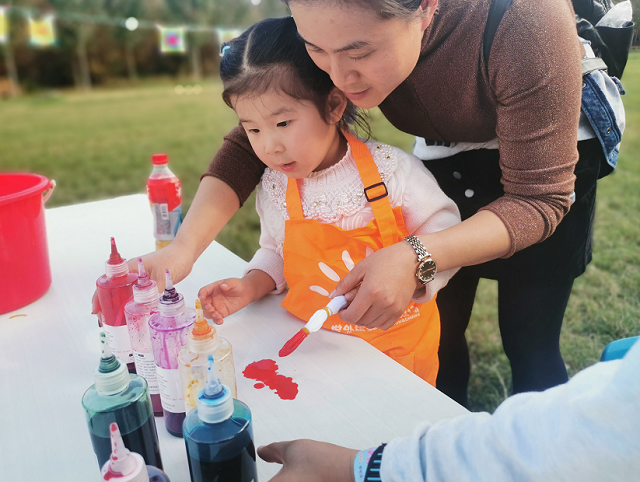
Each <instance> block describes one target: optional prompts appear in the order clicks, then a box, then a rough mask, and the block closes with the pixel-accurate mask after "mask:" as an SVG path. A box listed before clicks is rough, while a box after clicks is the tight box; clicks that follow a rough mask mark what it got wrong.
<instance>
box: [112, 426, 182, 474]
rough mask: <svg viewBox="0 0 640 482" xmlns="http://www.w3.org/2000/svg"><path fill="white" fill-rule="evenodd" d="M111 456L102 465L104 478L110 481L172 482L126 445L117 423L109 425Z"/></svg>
mask: <svg viewBox="0 0 640 482" xmlns="http://www.w3.org/2000/svg"><path fill="white" fill-rule="evenodd" d="M109 432H110V434H111V458H110V459H109V460H108V461H107V463H106V464H104V466H103V467H102V480H104V481H108V482H171V481H170V480H169V477H167V474H165V473H164V472H163V471H162V470H160V469H159V468H157V467H153V466H152V465H145V463H144V459H143V458H142V456H141V455H140V454H137V453H135V452H130V451H129V449H127V447H125V446H124V442H123V441H122V436H121V435H120V430H119V429H118V424H117V423H112V424H111V425H110V426H109Z"/></svg>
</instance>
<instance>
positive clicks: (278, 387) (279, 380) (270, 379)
mask: <svg viewBox="0 0 640 482" xmlns="http://www.w3.org/2000/svg"><path fill="white" fill-rule="evenodd" d="M277 370H278V365H277V364H276V362H275V361H273V360H260V361H257V362H253V363H251V364H250V365H248V366H247V368H245V369H244V371H243V372H242V374H243V375H244V376H245V378H249V379H251V380H257V381H258V382H262V383H264V384H265V385H266V386H268V387H269V388H270V389H271V390H273V391H274V392H276V395H278V396H279V397H280V398H281V399H282V400H293V399H295V398H296V395H298V384H297V383H295V382H294V381H293V379H291V378H289V377H285V376H284V375H280V374H278V372H277ZM256 385H259V384H256Z"/></svg>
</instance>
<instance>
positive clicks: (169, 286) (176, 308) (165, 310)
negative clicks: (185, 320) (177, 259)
mask: <svg viewBox="0 0 640 482" xmlns="http://www.w3.org/2000/svg"><path fill="white" fill-rule="evenodd" d="M164 278H165V289H164V293H163V294H162V296H161V297H160V306H159V308H160V313H161V314H162V315H163V316H172V315H175V314H176V313H179V312H181V311H184V296H182V295H181V294H180V293H178V291H177V290H176V289H175V288H174V286H173V281H172V280H171V273H170V272H169V270H168V269H165V270H164Z"/></svg>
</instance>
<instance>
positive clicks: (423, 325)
mask: <svg viewBox="0 0 640 482" xmlns="http://www.w3.org/2000/svg"><path fill="white" fill-rule="evenodd" d="M346 138H347V141H348V142H349V145H350V146H351V152H352V153H353V157H354V159H355V162H356V166H357V167H358V172H359V173H360V178H361V179H362V182H363V184H364V185H365V186H368V187H367V188H365V192H364V195H366V196H367V200H368V201H369V202H370V204H371V207H372V209H373V213H374V216H375V219H373V220H372V221H371V222H370V223H369V224H368V225H366V226H364V227H362V228H356V229H352V230H348V231H347V230H344V229H341V228H339V227H337V226H334V225H332V224H324V223H321V222H319V221H316V220H313V219H304V215H303V211H302V204H301V202H300V193H299V190H298V183H297V180H296V179H289V181H288V184H287V211H288V213H289V219H288V220H287V221H285V238H284V246H283V257H284V275H285V278H286V280H287V284H288V285H289V292H288V294H287V296H286V298H285V299H284V301H283V302H282V306H283V307H284V308H286V309H287V310H288V311H289V312H291V313H292V314H294V315H295V316H297V317H299V318H302V319H303V320H308V319H309V318H310V317H311V315H312V314H313V313H314V312H315V311H317V310H318V309H320V308H322V307H323V306H325V305H326V304H327V303H328V302H329V298H328V297H327V295H328V293H330V292H331V291H332V290H333V289H334V288H335V287H336V286H337V284H338V281H340V279H342V278H343V277H344V276H345V275H346V274H347V273H348V272H349V271H351V269H353V267H354V265H355V264H356V263H358V262H359V261H361V260H363V259H364V258H365V257H366V256H367V252H369V253H371V252H373V251H377V250H378V249H380V248H382V247H385V246H390V245H392V244H395V243H397V242H399V241H400V240H401V239H402V238H403V237H404V236H406V235H407V234H408V233H407V229H406V227H405V225H404V219H403V217H402V210H401V208H400V207H396V208H393V209H392V208H391V204H390V203H389V198H388V196H387V188H386V186H385V185H384V184H383V183H382V180H381V178H380V173H379V172H378V168H377V166H376V164H375V161H374V160H373V157H372V156H371V153H370V152H369V150H368V149H367V146H366V145H365V144H364V143H363V142H361V141H360V140H358V139H356V138H355V137H353V136H351V135H348V134H347V135H346ZM323 328H325V329H327V330H332V331H335V332H338V333H345V334H349V335H355V336H358V337H360V338H362V339H363V340H365V341H367V342H368V343H370V344H371V345H373V346H374V347H376V348H377V349H378V350H380V351H381V352H383V353H384V354H386V355H388V356H390V357H391V358H393V359H394V360H395V361H397V362H398V363H400V364H401V365H402V366H404V367H405V368H407V369H408V370H411V371H412V372H413V373H415V374H416V375H418V376H419V377H421V378H422V379H424V380H425V381H427V382H428V383H430V384H431V385H434V386H435V383H436V375H437V373H438V345H439V342H440V316H439V313H438V308H437V306H436V301H435V298H434V299H432V300H431V301H429V302H428V303H413V302H412V303H411V304H410V305H409V307H408V308H407V309H406V310H405V312H404V313H403V314H402V316H401V317H400V319H399V320H398V321H397V322H396V324H395V325H394V326H392V327H391V328H389V329H388V330H386V331H382V330H378V329H369V328H365V327H363V326H359V325H352V324H350V323H345V322H343V321H342V320H341V319H340V318H339V316H338V315H337V314H336V315H333V316H331V317H330V318H329V319H328V320H327V321H326V322H325V323H324V325H323Z"/></svg>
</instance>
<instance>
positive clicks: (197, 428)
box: [183, 355, 258, 482]
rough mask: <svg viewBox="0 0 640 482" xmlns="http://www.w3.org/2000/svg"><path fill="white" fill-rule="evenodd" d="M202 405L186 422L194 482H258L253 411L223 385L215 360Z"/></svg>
mask: <svg viewBox="0 0 640 482" xmlns="http://www.w3.org/2000/svg"><path fill="white" fill-rule="evenodd" d="M207 358H208V370H207V383H206V384H205V387H204V388H203V389H202V390H200V393H199V394H198V404H197V407H196V409H195V410H193V411H192V412H191V413H189V415H188V416H187V418H186V419H185V421H184V425H183V431H184V440H185V444H186V446H187V459H188V460H189V472H190V474H191V482H213V481H217V480H228V481H234V482H253V481H257V480H258V473H257V469H256V450H255V446H254V444H253V427H252V425H251V411H250V410H249V407H247V406H246V405H245V404H244V403H242V402H241V401H239V400H236V399H234V398H233V397H231V391H230V390H229V388H228V387H226V386H225V385H223V384H222V383H220V380H219V379H218V375H217V369H216V367H215V362H214V361H213V356H211V355H209V356H208V357H207Z"/></svg>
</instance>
